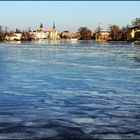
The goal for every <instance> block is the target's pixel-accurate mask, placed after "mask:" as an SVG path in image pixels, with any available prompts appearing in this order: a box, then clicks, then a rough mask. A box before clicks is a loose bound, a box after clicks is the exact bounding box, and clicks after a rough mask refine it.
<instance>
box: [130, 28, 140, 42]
mask: <svg viewBox="0 0 140 140" xmlns="http://www.w3.org/2000/svg"><path fill="white" fill-rule="evenodd" d="M127 40H140V26H135V27H130V28H129V29H128V33H127Z"/></svg>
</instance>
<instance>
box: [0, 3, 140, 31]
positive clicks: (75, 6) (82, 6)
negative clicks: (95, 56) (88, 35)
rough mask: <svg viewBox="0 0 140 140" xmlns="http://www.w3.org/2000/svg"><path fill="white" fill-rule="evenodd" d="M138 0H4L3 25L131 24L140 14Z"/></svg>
mask: <svg viewBox="0 0 140 140" xmlns="http://www.w3.org/2000/svg"><path fill="white" fill-rule="evenodd" d="M139 6H140V2H138V1H133V2H132V1H112V2H111V1H110V2H109V1H104V2H103V1H88V2H85V1H81V2H80V1H76V2H75V1H73V2H72V1H71V2H70V1H67V2H64V1H63V2H62V1H58V2H53V1H52V2H51V1H41V2H38V1H30V2H27V1H12V2H10V1H5V2H4V1H1V2H0V13H1V14H2V16H1V23H0V24H1V25H2V26H7V27H8V28H9V30H15V29H16V28H19V29H21V30H27V29H28V28H29V27H31V29H32V30H35V29H37V28H38V27H39V25H40V23H43V26H44V28H46V29H50V28H51V27H52V24H53V23H54V22H55V24H56V28H57V30H58V31H64V30H69V31H72V32H73V31H77V29H78V28H79V27H83V26H86V27H88V28H90V29H91V30H95V29H96V28H97V26H98V25H100V26H101V27H102V28H103V29H108V26H109V24H111V25H113V24H116V25H118V26H120V27H123V26H126V25H130V24H131V21H132V19H134V18H136V17H139V13H140V9H139Z"/></svg>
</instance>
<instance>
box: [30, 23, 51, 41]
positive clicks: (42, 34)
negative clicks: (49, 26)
mask: <svg viewBox="0 0 140 140" xmlns="http://www.w3.org/2000/svg"><path fill="white" fill-rule="evenodd" d="M30 34H31V38H32V39H35V40H38V39H47V38H48V35H49V32H48V31H47V30H45V28H43V24H42V23H41V24H40V28H38V29H37V30H36V31H33V32H31V33H30Z"/></svg>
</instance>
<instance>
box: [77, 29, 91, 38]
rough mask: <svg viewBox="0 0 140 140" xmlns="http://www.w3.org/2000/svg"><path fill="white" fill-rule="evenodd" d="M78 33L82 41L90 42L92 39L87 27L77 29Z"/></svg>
mask: <svg viewBox="0 0 140 140" xmlns="http://www.w3.org/2000/svg"><path fill="white" fill-rule="evenodd" d="M79 33H80V36H81V39H82V40H90V39H92V32H91V30H90V29H88V28H87V27H81V28H79Z"/></svg>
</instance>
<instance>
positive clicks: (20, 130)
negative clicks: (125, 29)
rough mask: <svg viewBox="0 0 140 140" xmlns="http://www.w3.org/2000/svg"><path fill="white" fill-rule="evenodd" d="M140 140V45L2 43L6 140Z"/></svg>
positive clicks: (0, 119) (1, 120)
mask: <svg viewBox="0 0 140 140" xmlns="http://www.w3.org/2000/svg"><path fill="white" fill-rule="evenodd" d="M7 138H9V139H12V138H16V139H17V138H23V139H26V138H27V139H29V138H30V139H35V138H49V139H55V138H57V139H60V138H64V139H66V138H71V139H73V138H74V139H76V138H81V139H82V138H84V139H85V138H90V139H92V138H93V139H95V138H96V139H103V138H116V139H118V138H119V139H121V138H122V139H128V138H131V139H132V138H133V139H140V45H138V44H132V43H121V42H120V43H96V42H66V41H61V42H58V41H55V42H49V41H44V42H43V41H40V42H24V43H23V42H22V43H20V42H19V43H18V42H17V43H16V42H11V43H0V139H7Z"/></svg>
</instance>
